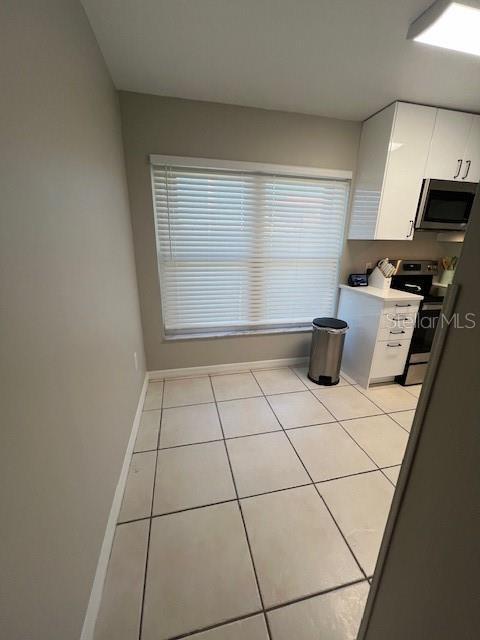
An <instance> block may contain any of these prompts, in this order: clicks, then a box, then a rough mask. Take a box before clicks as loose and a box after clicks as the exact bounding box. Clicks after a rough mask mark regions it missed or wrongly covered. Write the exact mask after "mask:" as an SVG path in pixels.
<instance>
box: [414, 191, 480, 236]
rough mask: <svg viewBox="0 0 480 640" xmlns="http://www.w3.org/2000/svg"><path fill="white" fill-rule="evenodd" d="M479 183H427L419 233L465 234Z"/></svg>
mask: <svg viewBox="0 0 480 640" xmlns="http://www.w3.org/2000/svg"><path fill="white" fill-rule="evenodd" d="M476 187H477V185H476V183H474V182H455V181H453V180H424V181H423V189H422V195H421V197H420V203H419V206H418V215H417V220H416V225H415V226H416V227H417V229H437V230H450V231H464V230H465V227H466V226H467V222H468V218H469V217H470V210H471V208H472V204H473V200H474V198H475V191H476Z"/></svg>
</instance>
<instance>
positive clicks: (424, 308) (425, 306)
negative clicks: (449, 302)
mask: <svg viewBox="0 0 480 640" xmlns="http://www.w3.org/2000/svg"><path fill="white" fill-rule="evenodd" d="M441 309H442V305H441V304H438V303H436V302H435V303H431V304H429V303H428V302H427V303H426V304H422V306H421V309H420V311H441Z"/></svg>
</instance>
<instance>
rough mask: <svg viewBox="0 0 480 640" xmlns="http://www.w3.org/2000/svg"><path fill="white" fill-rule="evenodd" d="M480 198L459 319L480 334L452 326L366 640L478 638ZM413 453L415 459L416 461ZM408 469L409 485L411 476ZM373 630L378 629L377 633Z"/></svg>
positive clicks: (460, 272)
mask: <svg viewBox="0 0 480 640" xmlns="http://www.w3.org/2000/svg"><path fill="white" fill-rule="evenodd" d="M479 242H480V192H479V195H478V196H477V206H476V209H475V210H474V214H473V216H472V220H471V224H470V227H469V229H468V231H467V235H466V238H465V245H464V248H463V250H462V256H461V258H460V262H459V265H458V267H457V269H456V273H455V281H454V282H455V283H456V284H458V285H459V295H458V299H457V305H456V308H455V312H456V313H458V314H459V318H460V319H462V321H463V322H464V321H465V316H466V314H469V313H473V314H475V319H476V326H475V328H472V329H465V328H456V329H455V328H453V325H451V326H450V328H449V331H448V335H447V338H446V342H445V349H444V351H443V354H442V357H441V360H440V364H439V367H438V369H437V372H436V377H435V379H434V381H433V385H432V389H431V397H430V402H429V404H428V405H427V407H426V411H425V414H424V417H423V421H422V419H421V405H422V404H423V398H420V405H419V412H418V415H417V418H418V419H416V420H415V424H414V425H413V429H412V435H413V438H411V440H410V443H409V447H411V446H412V443H413V439H414V437H415V436H416V434H417V432H419V440H418V447H417V449H416V451H415V456H414V458H413V463H412V468H411V473H410V476H409V477H406V478H405V481H406V483H407V484H406V487H405V493H404V495H403V499H402V500H401V502H400V508H399V509H400V510H399V514H398V519H397V524H396V528H395V529H394V531H393V534H392V538H391V544H390V547H389V548H388V550H387V555H386V560H385V565H384V571H383V573H382V575H381V576H379V577H378V578H377V579H378V580H379V591H378V593H377V597H376V599H374V600H373V598H372V596H371V599H372V600H373V602H372V603H370V602H369V606H370V605H372V612H371V617H370V618H369V619H368V618H367V619H366V620H365V621H364V624H363V631H365V629H366V633H365V635H363V634H361V636H360V637H361V638H362V639H364V640H386V639H387V638H388V640H405V639H406V638H408V639H409V640H427V639H428V640H430V639H431V640H433V639H435V640H457V639H458V640H473V639H474V638H478V635H479V626H480V609H479V607H478V596H479V587H478V574H479V570H480V545H479V505H480V482H479V461H480V429H479V426H480V421H479V414H480V402H479V381H480V379H479V365H478V356H479V354H480V324H479V322H480V299H479V297H478V273H479V271H480V253H479V251H478V245H479ZM409 454H410V451H409V450H407V457H408V456H409ZM404 475H405V476H406V474H405V472H404V470H403V469H402V473H401V478H400V484H401V483H402V482H403V476H404ZM368 622H369V624H368Z"/></svg>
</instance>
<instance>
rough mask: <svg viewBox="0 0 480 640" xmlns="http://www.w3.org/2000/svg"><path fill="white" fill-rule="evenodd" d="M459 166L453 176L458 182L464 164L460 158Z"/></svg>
mask: <svg viewBox="0 0 480 640" xmlns="http://www.w3.org/2000/svg"><path fill="white" fill-rule="evenodd" d="M457 162H458V165H457V173H456V174H455V175H454V176H453V179H454V180H456V179H457V178H458V176H459V175H460V171H461V170H462V164H463V160H462V158H459V159H458V160H457Z"/></svg>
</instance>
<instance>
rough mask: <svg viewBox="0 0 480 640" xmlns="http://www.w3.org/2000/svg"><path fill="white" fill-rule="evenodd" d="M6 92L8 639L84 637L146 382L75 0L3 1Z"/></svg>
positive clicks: (2, 252)
mask: <svg viewBox="0 0 480 640" xmlns="http://www.w3.org/2000/svg"><path fill="white" fill-rule="evenodd" d="M0 86H1V87H2V97H1V100H0V194H1V202H0V225H1V230H0V278H1V294H0V299H1V305H2V307H1V318H0V341H1V346H0V368H1V382H0V393H1V396H2V397H1V399H0V406H1V430H0V439H1V442H0V474H1V480H0V523H1V525H0V528H1V535H0V537H1V545H0V555H1V558H0V567H1V569H0V573H1V580H0V583H1V587H0V588H1V591H2V592H1V593H0V602H1V612H0V636H1V637H2V638H8V639H9V640H26V639H29V640H30V639H35V640H56V639H58V640H70V639H72V640H73V639H75V640H77V639H78V638H79V635H80V630H81V626H82V622H83V617H84V615H85V610H86V607H87V602H88V597H89V593H90V588H91V585H92V580H93V577H94V572H95V568H96V563H97V559H98V554H99V551H100V545H101V542H102V539H103V535H104V531H105V525H106V522H107V517H108V513H109V509H110V506H111V502H112V498H113V494H114V489H115V486H116V484H117V480H118V476H119V472H120V468H121V464H122V461H123V457H124V453H125V448H126V444H127V441H128V437H129V434H130V431H131V426H132V420H133V417H134V412H135V409H136V405H137V402H138V397H139V392H140V389H141V385H142V380H143V376H144V371H143V369H144V365H143V346H142V337H141V324H140V318H139V309H138V299H137V291H136V282H135V266H134V258H133V246H132V240H131V224H130V219H129V211H128V200H127V192H126V183H125V177H124V162H123V156H122V142H121V133H120V120H119V112H118V104H117V95H116V93H115V91H114V89H113V87H112V84H111V81H110V78H109V76H108V74H107V72H106V69H105V66H104V63H103V59H102V57H101V55H100V53H99V50H98V48H97V45H96V42H95V40H94V37H93V35H92V32H91V30H90V27H89V24H88V22H87V19H86V17H85V14H84V12H83V9H82V8H81V5H80V3H79V2H78V1H77V0H44V1H43V2H37V1H36V0H21V1H19V0H3V1H2V2H1V4H0ZM135 351H136V352H137V353H138V356H139V362H140V367H139V370H138V371H136V370H135V367H134V361H133V353H134V352H135Z"/></svg>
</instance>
